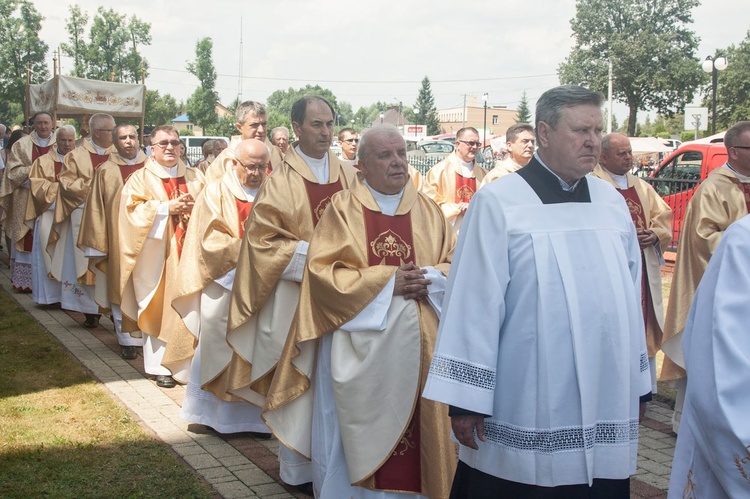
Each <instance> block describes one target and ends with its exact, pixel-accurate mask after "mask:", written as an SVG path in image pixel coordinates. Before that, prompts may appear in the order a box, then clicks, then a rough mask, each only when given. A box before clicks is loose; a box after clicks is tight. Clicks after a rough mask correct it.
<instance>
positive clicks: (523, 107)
mask: <svg viewBox="0 0 750 499" xmlns="http://www.w3.org/2000/svg"><path fill="white" fill-rule="evenodd" d="M516 113H518V115H517V116H516V123H531V110H530V109H529V100H528V99H527V98H526V90H524V91H523V94H522V95H521V102H519V103H518V110H517V111H516Z"/></svg>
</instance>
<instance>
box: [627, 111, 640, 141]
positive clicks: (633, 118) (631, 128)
mask: <svg viewBox="0 0 750 499" xmlns="http://www.w3.org/2000/svg"><path fill="white" fill-rule="evenodd" d="M629 109H630V114H628V137H634V136H635V125H636V123H637V120H638V106H637V105H635V104H630V108H629Z"/></svg>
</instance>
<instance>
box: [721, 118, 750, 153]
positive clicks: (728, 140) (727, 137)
mask: <svg viewBox="0 0 750 499" xmlns="http://www.w3.org/2000/svg"><path fill="white" fill-rule="evenodd" d="M748 130H750V121H738V122H737V123H735V124H734V125H732V128H730V129H729V130H727V133H726V134H724V145H725V146H727V149H729V148H730V147H736V146H738V145H740V144H739V141H740V135H742V134H743V133H745V132H747V131H748ZM745 145H748V144H745Z"/></svg>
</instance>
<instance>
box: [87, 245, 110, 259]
mask: <svg viewBox="0 0 750 499" xmlns="http://www.w3.org/2000/svg"><path fill="white" fill-rule="evenodd" d="M83 256H85V257H86V258H91V257H94V256H107V254H106V253H102V252H101V251H99V250H98V249H94V248H92V247H90V246H84V247H83Z"/></svg>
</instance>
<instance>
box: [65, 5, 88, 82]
mask: <svg viewBox="0 0 750 499" xmlns="http://www.w3.org/2000/svg"><path fill="white" fill-rule="evenodd" d="M88 23H89V16H88V14H87V13H86V12H83V11H82V10H81V7H80V6H79V5H73V6H72V7H71V8H70V17H68V18H67V19H66V20H65V29H66V30H67V31H68V40H70V43H63V44H61V45H60V49H61V50H62V53H63V54H65V55H67V56H68V57H72V58H73V69H72V70H71V72H70V74H71V76H76V77H78V78H83V77H84V76H85V74H86V63H85V62H84V61H85V60H86V55H87V53H88V45H87V44H86V40H85V39H84V34H85V33H86V25H87V24H88Z"/></svg>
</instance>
